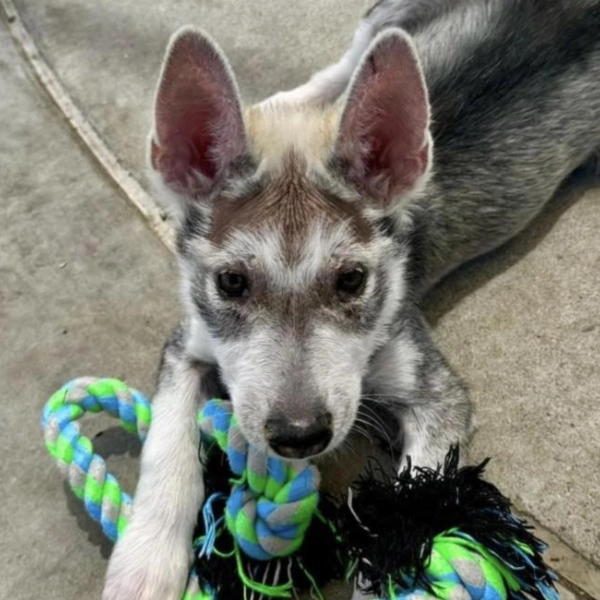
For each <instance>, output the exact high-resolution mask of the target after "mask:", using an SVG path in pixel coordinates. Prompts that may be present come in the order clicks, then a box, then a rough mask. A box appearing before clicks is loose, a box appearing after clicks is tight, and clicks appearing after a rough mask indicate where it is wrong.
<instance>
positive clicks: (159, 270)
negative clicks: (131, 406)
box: [0, 0, 600, 600]
mask: <svg viewBox="0 0 600 600" xmlns="http://www.w3.org/2000/svg"><path fill="white" fill-rule="evenodd" d="M16 4H17V6H18V8H19V10H20V11H21V13H22V15H23V18H24V21H25V24H26V26H27V28H28V29H29V31H31V33H32V34H33V36H34V38H35V40H36V42H37V43H38V45H39V48H40V49H41V52H42V54H43V56H44V57H45V59H46V60H47V61H48V62H49V64H50V65H51V67H52V68H53V70H54V71H55V72H56V74H57V75H58V77H59V79H60V80H61V81H62V83H63V84H64V85H65V87H66V89H67V91H68V93H69V94H70V95H71V97H72V98H73V99H74V101H75V102H76V103H77V105H78V106H79V107H80V108H81V109H82V111H83V112H84V114H85V115H86V116H87V118H89V120H90V122H91V123H92V125H93V126H94V128H95V129H96V130H97V131H98V132H99V133H100V134H101V136H102V137H103V138H104V140H105V141H106V142H107V144H108V145H109V147H110V148H112V150H113V151H114V152H115V154H116V156H117V157H118V159H119V160H120V161H121V163H122V164H123V165H125V166H126V167H127V168H128V169H130V170H131V171H132V173H133V174H134V176H136V177H137V178H139V180H140V181H142V182H143V181H144V163H143V160H144V152H145V147H144V145H145V140H146V134H147V130H148V123H149V109H150V103H151V98H152V93H153V89H154V85H155V82H156V74H157V70H158V67H159V65H160V59H161V56H162V53H163V51H164V46H165V43H166V40H167V39H168V37H169V35H170V34H171V33H172V31H173V30H174V29H175V28H176V27H177V26H178V25H181V24H184V23H194V24H196V25H199V26H201V27H203V28H204V29H206V30H207V31H209V32H210V34H211V35H212V36H213V37H214V38H216V39H217V40H218V41H219V43H220V44H221V45H222V46H223V48H224V49H225V51H226V53H227V54H228V56H229V57H230V59H231V61H232V63H233V66H234V69H235V70H236V72H237V74H238V78H239V82H240V86H241V88H242V94H243V96H244V97H245V98H246V99H247V100H248V101H255V100H259V99H261V98H263V97H264V96H266V95H268V94H269V93H271V92H274V91H276V90H278V89H281V88H287V87H290V86H292V85H294V84H297V83H300V82H302V81H303V80H304V79H306V77H307V76H308V75H309V74H310V73H311V72H312V71H313V70H314V69H315V68H317V67H320V66H323V65H325V64H326V63H327V62H329V61H331V60H333V59H334V58H335V57H336V56H338V55H339V53H340V52H341V51H342V50H343V48H344V47H345V45H346V44H347V42H348V40H349V38H350V37H351V35H352V31H353V28H354V24H355V20H356V18H357V17H358V16H359V15H360V14H361V12H362V10H363V9H364V7H366V6H367V5H368V4H369V2H366V1H363V0H349V1H346V2H335V1H334V0H327V1H325V2H321V3H316V2H306V3H299V2H297V3H291V2H284V1H283V0H271V1H270V2H268V3H265V2H262V3H258V2H254V1H252V2H235V1H234V0H219V1H202V2H200V1H197V2H192V1H191V0H181V1H179V2H166V1H165V0H157V1H155V2H153V3H141V2H132V1H130V0H129V1H125V2H116V1H114V0H112V1H109V0H107V1H105V2H103V3H88V2H83V1H75V0H45V1H44V2H39V0H37V1H36V0H19V1H18V2H16ZM23 64H24V61H23V59H22V57H21V56H19V55H18V54H17V53H16V52H15V50H14V49H13V47H12V44H11V41H10V38H9V36H8V34H7V32H6V30H5V28H4V27H0V74H1V77H2V79H1V81H2V84H1V86H2V88H1V89H2V93H0V111H1V112H0V114H1V115H2V127H3V129H2V131H3V135H2V136H1V137H0V170H1V173H2V178H1V179H0V202H1V204H0V207H1V208H0V211H1V212H0V214H2V215H3V219H2V222H3V224H4V227H3V228H2V233H1V234H0V278H1V280H2V285H1V286H0V328H1V330H2V333H3V335H2V343H1V345H0V377H1V378H2V381H3V382H4V389H5V394H6V395H5V400H4V401H3V404H2V408H3V415H4V418H3V420H2V424H1V425H0V434H1V437H2V446H3V450H4V453H5V456H7V457H10V458H9V459H7V460H5V461H3V462H2V464H1V467H0V476H1V477H2V481H3V482H4V485H5V488H6V490H7V494H6V499H5V500H4V501H3V511H1V512H0V527H2V531H3V532H5V534H4V535H3V537H2V543H1V544H0V564H2V565H3V566H4V567H5V570H4V572H5V573H6V575H5V576H3V577H2V584H1V585H0V598H11V599H26V598H33V597H39V596H40V595H41V594H42V593H44V595H45V596H46V597H48V598H56V599H58V598H62V599H64V600H71V599H74V598H83V597H91V598H93V597H98V596H99V590H100V587H101V580H102V576H103V573H104V569H105V562H104V559H105V557H106V556H107V555H108V552H109V551H110V546H109V545H108V544H106V543H105V542H101V541H100V540H101V536H100V535H99V532H98V531H97V529H96V528H94V527H92V526H91V525H90V523H89V521H88V520H86V519H85V517H83V516H82V514H81V511H80V509H79V508H78V507H77V503H76V502H75V501H74V500H73V498H72V497H71V496H70V495H69V494H67V493H66V492H65V490H64V488H63V486H62V484H61V483H60V480H59V477H58V476H57V474H56V473H55V471H54V470H53V469H52V468H51V467H52V465H51V464H50V463H49V460H48V459H47V458H46V456H45V455H44V449H43V446H42V444H41V436H40V432H39V430H38V414H39V411H40V409H41V406H42V405H43V402H44V401H45V399H46V396H47V395H48V394H49V393H50V392H52V391H53V390H54V388H56V387H57V386H59V385H61V384H62V383H63V382H64V381H65V380H67V379H68V378H70V377H73V376H77V375H81V374H86V373H92V374H107V375H113V376H117V377H123V378H125V379H127V380H128V381H130V382H131V383H133V384H135V385H137V386H139V387H140V388H141V389H144V390H146V391H150V390H151V388H152V373H153V371H154V368H155V365H156V360H157V357H158V353H159V349H160V345H161V343H162V340H163V338H164V335H165V334H166V332H167V331H168V328H169V326H171V325H172V324H173V323H174V322H175V321H176V319H177V314H178V307H177V298H176V296H177V289H176V275H175V271H174V268H173V260H172V259H171V257H170V255H169V254H168V252H167V251H166V250H165V248H164V247H163V246H162V245H161V243H160V242H159V241H158V239H157V238H156V237H155V236H154V235H153V234H152V233H151V231H150V230H149V229H148V228H147V227H146V225H145V224H144V222H143V220H142V219H141V218H140V216H139V215H138V213H136V211H135V210H134V209H133V208H131V206H130V205H129V204H128V201H127V199H126V198H125V197H124V196H122V195H120V194H119V192H118V191H117V190H116V189H115V188H114V186H113V185H112V184H111V182H110V179H109V178H108V177H107V176H106V174H105V173H103V172H101V171H99V169H98V168H97V167H96V164H95V162H94V161H93V160H92V159H91V158H90V156H89V155H88V153H87V152H86V151H85V150H84V149H83V148H82V146H81V144H79V143H78V141H77V139H75V138H74V136H73V135H72V134H71V133H70V131H69V128H68V125H67V124H66V122H64V120H63V119H62V118H61V116H60V114H59V113H58V111H57V110H56V109H55V108H54V107H53V106H50V105H49V104H48V102H47V100H46V96H45V94H44V90H43V89H41V88H39V87H38V86H37V84H35V83H34V82H32V78H31V77H30V76H29V77H28V76H27V74H26V70H25V68H24V66H23ZM598 231H600V193H599V192H598V190H593V189H592V190H589V191H587V192H585V193H581V192H576V193H573V192H571V193H570V194H565V195H562V196H561V197H560V198H558V199H557V201H555V202H554V203H553V204H552V206H551V207H549V210H548V211H546V213H545V215H543V217H542V218H540V219H539V220H538V221H537V222H536V223H535V224H534V225H533V226H532V227H530V228H529V230H528V231H526V232H525V233H524V234H523V235H522V236H520V237H519V238H518V239H517V240H515V241H514V242H513V243H511V244H509V245H508V246H507V247H506V248H504V249H502V250H500V251H498V252H496V253H494V255H492V256H490V257H487V258H486V259H485V260H481V261H478V262H477V264H473V265H470V266H469V267H467V268H464V269H462V270H461V271H460V272H459V273H457V274H455V275H453V276H452V277H450V278H449V279H448V280H447V281H446V282H444V283H443V284H442V285H441V286H439V287H438V289H436V290H435V291H434V292H433V293H432V294H431V295H430V297H429V298H428V301H427V313H428V315H429V317H430V319H431V321H432V322H433V323H434V326H435V332H436V337H437V339H438V340H439V343H440V345H441V347H442V348H443V349H444V351H445V352H446V354H447V356H448V357H449V359H450V361H451V362H452V364H453V365H454V366H455V367H456V368H457V370H458V371H459V372H460V373H461V374H462V375H463V376H464V377H465V379H466V380H467V382H468V384H469V385H470V387H471V389H472V392H473V397H474V400H475V403H476V405H477V414H478V423H479V428H478V432H477V434H476V436H475V439H474V442H473V457H474V458H476V459H479V458H483V457H485V456H492V457H493V461H492V463H491V465H490V469H489V475H490V477H491V478H492V479H493V480H494V481H495V482H496V483H497V484H498V485H499V486H500V487H501V488H502V489H503V490H504V491H505V492H506V493H507V494H508V495H510V496H511V497H512V498H513V499H514V500H515V502H516V504H517V506H518V508H519V509H520V510H522V511H523V512H525V513H527V514H529V515H531V516H533V518H534V519H535V520H536V521H537V522H538V523H540V524H542V525H543V526H544V527H545V530H543V531H542V534H543V535H547V536H548V537H549V538H550V539H551V540H552V541H553V542H554V543H553V548H560V551H559V550H557V551H555V554H554V555H553V560H555V566H556V567H557V568H558V569H559V570H560V571H561V573H563V574H564V575H565V576H566V577H567V579H569V580H571V581H574V582H575V583H576V584H578V585H579V586H580V587H581V588H583V589H584V590H585V591H586V592H587V593H588V594H589V595H593V596H594V597H597V598H600V577H599V575H598V571H597V570H596V568H595V567H599V566H600V503H599V502H598V498H600V436H598V431H599V430H600V429H599V428H600V407H599V401H600V370H599V369H598V366H597V365H598V356H599V355H600V302H599V301H600V281H599V277H598V275H599V274H600V241H599V237H598ZM116 282H118V285H115V284H116ZM8 398H10V399H14V400H13V401H12V402H9V401H8ZM94 427H95V428H96V430H99V429H101V428H103V427H104V424H102V423H95V425H94ZM104 440H107V441H103V442H102V443H103V444H104V448H105V450H106V451H107V452H112V453H114V454H116V456H113V457H112V458H111V461H112V462H111V464H115V469H116V470H117V472H118V473H119V474H120V475H121V476H122V477H124V478H125V481H126V482H127V483H128V484H129V486H130V489H131V488H132V487H133V484H134V481H135V460H133V459H132V458H131V457H132V456H135V455H136V452H137V448H136V447H135V445H131V444H128V443H126V441H125V440H124V438H123V437H122V436H119V435H118V434H117V433H115V432H114V431H112V430H111V435H110V436H108V438H107V437H106V436H105V437H104ZM546 530H547V531H546ZM565 597H568V593H565Z"/></svg>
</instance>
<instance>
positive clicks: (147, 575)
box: [102, 532, 191, 600]
mask: <svg viewBox="0 0 600 600" xmlns="http://www.w3.org/2000/svg"><path fill="white" fill-rule="evenodd" d="M127 534H130V535H127ZM127 534H126V535H125V536H124V538H123V539H122V541H120V542H119V543H117V545H116V546H115V549H114V551H113V554H112V556H111V559H110V563H109V565H108V571H107V574H106V581H105V585H104V591H103V593H102V600H181V598H182V597H183V594H184V591H185V586H186V583H187V580H188V575H189V567H190V562H191V556H190V552H189V551H188V547H187V544H186V545H183V546H182V545H181V544H175V543H173V541H172V540H171V541H169V540H165V539H164V538H163V537H162V536H156V537H155V538H153V539H152V538H149V537H148V536H140V535H135V532H127Z"/></svg>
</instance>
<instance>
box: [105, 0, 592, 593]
mask: <svg viewBox="0 0 600 600" xmlns="http://www.w3.org/2000/svg"><path fill="white" fill-rule="evenodd" d="M599 149H600V0H383V1H382V2H380V3H379V4H377V5H376V6H374V7H373V8H372V9H371V10H370V11H369V12H368V14H367V15H366V16H365V18H364V20H363V21H362V22H361V24H360V26H359V28H358V30H357V33H356V35H355V38H354V41H353V44H352V46H351V48H350V49H349V50H348V52H347V53H346V55H344V56H343V57H342V59H341V60H340V61H339V62H338V63H336V64H334V65H332V66H330V67H328V68H327V69H325V70H324V71H321V72H319V73H317V74H316V75H315V76H314V77H313V78H312V79H311V80H310V81H309V82H308V83H306V84H305V85H303V86H301V87H300V88H297V89H295V90H292V91H289V92H282V93H280V94H277V95H276V96H274V97H272V98H270V99H268V100H267V101H265V102H263V103H262V104H260V105H258V106H255V107H252V108H249V109H247V110H243V109H242V106H241V102H240V98H239V94H238V90H237V87H236V83H235V79H234V76H233V74H232V72H231V69H230V68H229V66H228V63H227V61H226V59H225V57H224V56H223V54H222V53H221V51H220V50H219V49H218V48H217V47H216V46H215V44H214V43H213V42H212V41H211V40H210V39H209V38H208V37H207V36H205V35H204V34H202V33H200V32H198V31H196V30H194V29H191V28H185V29H183V30H181V31H179V32H178V33H176V34H175V35H174V37H173V39H172V41H171V43H170V46H169V49H168V52H167V56H166V59H165V63H164V66H163V69H162V74H161V77H160V83H159V86H158V90H157V94H156V104H155V124H154V128H153V132H152V136H151V143H150V163H151V166H152V169H153V171H154V174H155V179H156V182H157V185H158V187H159V194H160V195H161V197H163V198H165V199H168V200H169V201H171V203H172V205H173V206H174V207H175V208H176V212H177V223H178V225H177V227H178V254H179V261H180V265H181V271H182V275H183V298H184V303H185V307H186V310H187V320H186V322H185V323H184V324H183V325H182V326H181V327H180V328H179V329H178V331H177V332H176V334H175V335H174V337H173V338H172V340H171V341H170V342H169V343H168V344H167V346H166V348H165V352H164V358H163V364H162V370H161V374H160V381H159V386H158V392H157V395H156V397H155V399H154V423H153V425H152V428H151V430H150V433H149V436H148V440H147V443H146V445H145V447H144V450H143V455H142V469H141V477H140V481H139V485H138V489H137V493H136V501H135V506H134V512H133V517H132V521H131V523H130V525H129V528H128V530H127V533H126V535H125V536H124V537H123V539H122V540H120V541H119V542H118V543H117V545H116V548H115V550H114V553H113V556H112V559H111V562H110V565H109V569H108V575H107V581H106V586H105V592H104V596H103V597H104V599H105V600H133V599H135V600H140V599H145V600H154V599H156V600H179V598H180V597H181V594H182V590H183V589H184V586H185V583H186V575H187V572H188V567H189V564H190V559H191V557H190V553H189V548H190V540H191V535H192V531H193V527H194V523H195V520H196V514H197V509H198V506H200V504H201V502H202V499H203V479H202V472H201V468H200V465H199V462H198V459H197V452H198V441H199V440H198V432H197V428H196V423H195V416H196V412H197V410H198V406H199V404H201V403H202V401H203V399H205V398H206V397H207V396H208V394H210V393H213V392H214V391H215V390H216V392H218V393H227V395H228V396H229V397H230V398H231V400H232V402H233V406H234V410H235V412H236V414H237V417H238V419H239V422H240V425H241V428H242V430H243V432H244V433H245V435H246V436H247V438H248V439H249V440H250V441H251V442H252V443H253V444H256V445H259V446H263V447H265V448H269V449H270V451H272V452H274V453H276V454H278V455H280V456H283V457H286V458H289V459H295V458H306V457H316V456H319V455H323V454H325V453H328V452H331V451H332V450H334V449H336V448H339V447H340V446H342V445H343V444H344V443H345V442H347V440H348V439H349V437H348V436H349V434H350V433H351V431H352V430H353V428H355V427H356V426H357V424H359V423H361V422H362V420H363V419H361V416H360V414H361V410H362V408H361V407H362V406H363V404H364V399H365V398H367V399H369V400H370V401H374V402H376V403H382V402H383V403H384V404H385V407H386V408H385V410H386V411H387V415H388V417H387V422H388V424H389V429H390V431H388V432H387V433H386V435H389V434H390V432H391V433H393V435H394V436H395V437H394V440H395V443H396V446H397V449H398V451H399V455H400V462H401V463H402V462H403V461H405V460H406V458H407V457H408V456H410V457H411V459H412V462H413V464H417V465H428V466H435V465H436V464H437V463H438V462H439V461H440V460H441V459H442V458H443V457H444V455H445V453H446V451H447V450H448V447H449V446H450V445H451V444H453V443H455V442H465V441H466V440H467V439H468V435H469V432H470V428H471V409H470V404H469V399H468V395H467V392H466V390H465V388H464V386H463V385H462V383H461V381H460V379H459V378H458V377H457V376H456V375H455V374H454V373H453V372H452V370H451V369H450V368H449V366H448V364H447V363H446V361H445V360H444V358H443V357H442V356H441V354H440V352H439V351H438V350H437V349H436V347H435V345H434V344H433V342H432V340H431V336H430V333H429V330H428V327H427V325H426V323H425V322H424V320H423V317H422V316H421V314H420V312H419V308H418V302H419V299H420V297H421V296H422V294H423V293H424V292H425V291H426V290H427V289H429V288H430V287H431V286H432V285H433V284H434V283H435V282H437V281H438V280H439V279H440V278H441V277H443V276H444V275H445V274H447V273H448V272H449V271H451V270H452V269H454V268H455V267H456V266H458V265H460V264H461V263H463V262H465V261H467V260H469V259H472V258H474V257H476V256H478V255H480V254H482V253H484V252H486V251H488V250H490V249H492V248H495V247H497V246H499V245H500V244H502V243H503V242H505V241H507V240H508V239H510V238H511V237H512V236H514V235H515V234H516V233H518V232H519V231H520V230H521V229H523V228H524V227H525V226H526V225H527V223H528V222H529V221H530V220H531V219H532V218H533V217H534V216H535V215H536V214H537V213H538V212H539V211H540V210H541V208H542V207H543V206H544V204H545V203H546V202H547V200H548V199H550V198H551V197H552V196H553V194H554V192H555V191H556V190H557V188H558V187H559V185H560V184H561V182H563V180H564V179H565V178H566V177H567V176H568V175H569V174H570V173H571V172H572V171H573V170H575V169H576V168H578V167H580V166H581V165H582V164H584V163H586V161H588V160H595V159H597V157H598V153H599ZM361 425H362V423H361ZM378 433H380V432H378V431H377V428H376V427H374V428H373V434H374V435H377V434H378Z"/></svg>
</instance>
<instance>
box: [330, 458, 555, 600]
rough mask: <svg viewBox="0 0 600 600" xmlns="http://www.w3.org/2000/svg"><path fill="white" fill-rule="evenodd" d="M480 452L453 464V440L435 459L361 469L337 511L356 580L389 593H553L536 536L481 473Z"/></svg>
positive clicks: (398, 598)
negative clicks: (439, 461) (394, 471)
mask: <svg viewBox="0 0 600 600" xmlns="http://www.w3.org/2000/svg"><path fill="white" fill-rule="evenodd" d="M488 462H489V459H488V460H485V461H483V462H482V463H481V464H480V465H477V466H466V467H460V468H459V466H458V465H459V452H458V448H456V447H454V448H452V449H451V450H450V451H449V452H448V455H447V456H446V461H445V464H444V465H442V466H440V467H439V468H438V469H428V468H421V467H419V468H415V469H411V466H410V464H409V465H408V466H407V467H406V468H405V469H404V470H403V471H401V472H400V473H399V474H398V475H397V476H396V477H395V478H389V477H388V476H386V475H385V474H383V473H377V474H376V473H374V472H373V471H372V470H371V472H370V473H367V474H366V475H365V476H363V477H362V478H361V479H360V480H359V481H358V482H357V484H356V486H355V488H354V492H353V493H352V494H351V496H350V501H349V502H348V505H347V506H346V507H345V510H344V511H343V513H342V515H341V516H340V519H339V523H340V527H342V528H343V530H344V532H345V540H346V542H347V544H348V552H349V555H350V556H351V557H352V560H353V561H354V562H355V564H356V569H355V576H356V578H357V581H358V582H359V587H361V589H362V590H363V591H365V592H366V593H375V594H376V595H377V596H381V597H383V598H386V599H392V600H408V598H414V597H415V595H416V596H425V597H428V598H439V599H442V600H454V599H471V600H504V599H511V600H525V599H526V598H536V599H538V600H558V594H557V592H556V590H555V588H554V581H555V580H556V576H555V574H554V573H553V572H552V571H551V570H550V569H548V567H547V566H546V565H545V564H544V561H543V558H542V553H543V552H544V551H545V549H546V546H545V544H544V543H543V542H541V541H540V540H538V539H537V538H536V537H535V536H534V535H533V533H532V532H531V527H529V526H527V525H526V524H525V523H524V522H523V521H521V520H520V519H518V518H517V517H515V516H514V515H513V514H512V513H511V510H510V509H511V505H510V502H509V500H508V499H507V498H505V497H504V496H503V495H502V494H501V493H500V492H499V490H498V489H497V488H496V487H495V486H494V485H492V484H491V483H489V482H486V481H484V480H483V479H482V475H483V472H484V470H485V467H486V466H487V463H488Z"/></svg>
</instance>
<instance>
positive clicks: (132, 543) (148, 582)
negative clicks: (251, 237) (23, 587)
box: [102, 348, 205, 600]
mask: <svg viewBox="0 0 600 600" xmlns="http://www.w3.org/2000/svg"><path fill="white" fill-rule="evenodd" d="M204 374H205V373H204V371H203V369H202V368H201V367H198V365H196V364H193V363H191V362H190V361H189V360H188V359H187V358H185V357H183V356H181V355H179V356H177V355H174V354H173V353H171V354H170V353H169V349H168V348H167V350H166V352H165V357H164V363H163V368H162V371H161V376H160V381H159V386H158V392H157V394H156V396H155V398H154V401H153V409H152V410H153V414H152V425H151V427H150V431H149V433H148V438H147V440H146V442H145V444H144V447H143V450H142V460H141V471H140V479H139V482H138V486H137V490H136V494H135V500H134V505H133V515H132V518H131V521H130V523H129V524H128V526H127V529H126V531H125V534H124V536H123V537H122V538H121V539H119V541H118V542H117V544H116V546H115V548H114V550H113V553H112V556H111V559H110V563H109V565H108V572H107V576H106V583H105V587H104V593H103V595H102V598H103V600H181V597H182V596H183V592H184V590H185V586H186V582H187V577H188V572H189V567H190V564H191V558H192V556H191V548H192V535H193V530H194V525H195V522H196V518H197V514H198V510H199V507H200V505H201V503H202V501H203V496H204V484H203V478H202V470H201V465H200V462H199V460H198V445H199V432H198V426H197V424H196V416H197V412H198V408H199V404H200V398H201V388H202V377H203V375H204Z"/></svg>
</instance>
